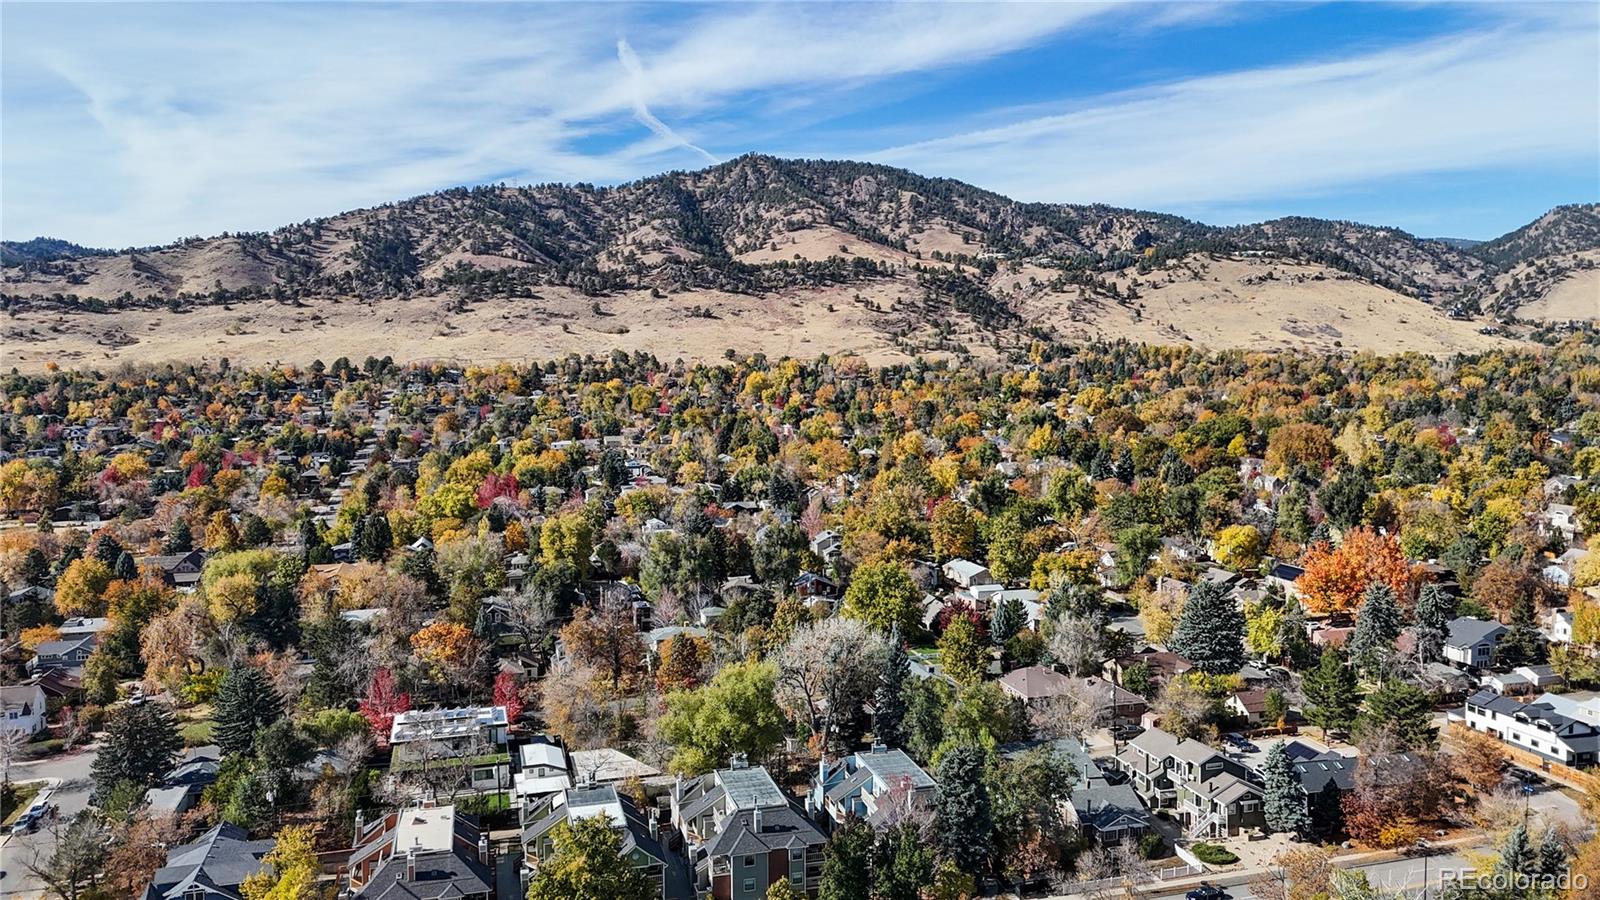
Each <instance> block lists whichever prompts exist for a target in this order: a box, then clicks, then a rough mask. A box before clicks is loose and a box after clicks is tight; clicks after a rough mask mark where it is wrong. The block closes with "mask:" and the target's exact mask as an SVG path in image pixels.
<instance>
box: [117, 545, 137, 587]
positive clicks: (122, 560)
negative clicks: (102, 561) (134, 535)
mask: <svg viewBox="0 0 1600 900" xmlns="http://www.w3.org/2000/svg"><path fill="white" fill-rule="evenodd" d="M111 573H112V574H113V575H116V576H117V577H118V578H120V579H122V580H123V581H132V580H134V579H135V578H138V577H139V567H138V565H136V564H135V563H134V561H133V554H132V553H129V552H128V551H126V550H124V551H122V552H121V553H119V554H117V564H116V565H115V566H113V567H112V569H111Z"/></svg>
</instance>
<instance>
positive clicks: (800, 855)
mask: <svg viewBox="0 0 1600 900" xmlns="http://www.w3.org/2000/svg"><path fill="white" fill-rule="evenodd" d="M805 858H806V851H805V848H804V847H799V848H796V849H794V850H790V851H789V861H790V862H793V861H795V860H803V859H805Z"/></svg>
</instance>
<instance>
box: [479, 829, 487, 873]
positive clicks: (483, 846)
mask: <svg viewBox="0 0 1600 900" xmlns="http://www.w3.org/2000/svg"><path fill="white" fill-rule="evenodd" d="M478 862H479V863H481V864H483V865H485V866H487V865H488V864H489V836H488V835H486V834H480V835H478Z"/></svg>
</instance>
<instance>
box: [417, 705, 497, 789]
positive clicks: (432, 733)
mask: <svg viewBox="0 0 1600 900" xmlns="http://www.w3.org/2000/svg"><path fill="white" fill-rule="evenodd" d="M389 746H390V747H391V748H393V761H392V762H391V764H390V771H391V772H396V773H399V772H404V771H406V770H407V769H414V768H420V767H423V766H438V765H441V764H454V765H463V766H471V768H472V772H471V776H470V777H471V785H472V788H473V789H474V790H478V791H486V790H487V791H494V790H505V789H507V788H509V787H511V754H510V753H508V752H507V751H506V708H505V707H504V706H466V707H456V708H451V709H413V710H407V711H406V712H402V713H397V714H395V717H394V723H393V725H391V726H390V728H389Z"/></svg>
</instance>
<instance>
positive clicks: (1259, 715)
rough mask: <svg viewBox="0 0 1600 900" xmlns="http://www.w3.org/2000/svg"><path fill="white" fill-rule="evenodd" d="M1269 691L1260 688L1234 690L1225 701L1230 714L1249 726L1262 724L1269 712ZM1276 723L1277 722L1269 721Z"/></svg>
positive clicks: (1225, 706) (1224, 704) (1224, 705)
mask: <svg viewBox="0 0 1600 900" xmlns="http://www.w3.org/2000/svg"><path fill="white" fill-rule="evenodd" d="M1267 693H1268V692H1267V691H1265V690H1262V689H1260V688H1255V689H1251V690H1243V691H1234V692H1233V693H1231V694H1229V695H1228V699H1227V700H1225V701H1224V702H1223V707H1224V708H1225V709H1227V711H1228V715H1229V716H1231V717H1232V718H1234V719H1238V720H1240V721H1242V722H1244V723H1245V724H1246V725H1249V726H1252V727H1253V726H1257V725H1260V724H1262V722H1263V720H1264V719H1265V718H1266V712H1267ZM1267 724H1269V725H1276V724H1277V723H1275V722H1272V723H1267Z"/></svg>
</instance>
